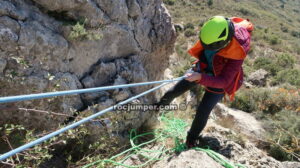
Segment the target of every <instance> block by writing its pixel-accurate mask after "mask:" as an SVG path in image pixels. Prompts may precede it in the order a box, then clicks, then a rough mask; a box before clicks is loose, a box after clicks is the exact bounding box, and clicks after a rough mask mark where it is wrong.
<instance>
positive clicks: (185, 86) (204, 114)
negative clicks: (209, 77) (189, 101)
mask: <svg viewBox="0 0 300 168" xmlns="http://www.w3.org/2000/svg"><path fill="white" fill-rule="evenodd" d="M196 85H198V84H197V83H195V82H189V81H187V80H182V81H179V82H178V83H177V84H176V85H175V86H174V87H172V88H171V89H170V90H168V91H167V92H166V93H165V94H164V96H163V97H162V98H161V99H160V101H159V103H158V104H161V105H166V104H170V103H171V102H172V100H173V99H175V98H176V97H178V96H180V95H181V94H183V93H184V92H186V91H188V90H190V89H191V88H193V87H195V86H196ZM210 90H215V91H220V89H214V88H210ZM223 97H224V94H217V93H212V92H209V91H206V92H205V94H204V96H203V98H202V100H201V102H200V103H199V105H198V107H197V112H196V116H195V118H194V120H193V123H192V126H191V128H190V130H189V132H188V138H190V139H196V138H197V137H198V135H199V134H200V132H201V131H202V130H203V129H204V127H205V125H206V123H207V120H208V117H209V114H210V112H211V111H212V109H213V108H214V107H215V105H216V104H217V103H218V102H219V101H220V100H221V99H222V98H223Z"/></svg>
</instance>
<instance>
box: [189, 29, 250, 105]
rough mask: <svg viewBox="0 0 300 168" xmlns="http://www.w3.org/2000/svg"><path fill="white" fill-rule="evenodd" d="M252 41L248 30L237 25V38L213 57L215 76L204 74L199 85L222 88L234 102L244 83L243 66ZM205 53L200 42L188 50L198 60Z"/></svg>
mask: <svg viewBox="0 0 300 168" xmlns="http://www.w3.org/2000/svg"><path fill="white" fill-rule="evenodd" d="M250 39H251V36H250V32H249V31H248V30H247V29H246V28H244V27H241V26H239V25H237V24H235V36H234V37H233V39H232V40H231V42H230V43H229V45H228V46H227V47H225V48H223V49H222V50H220V51H219V52H218V53H217V54H216V55H215V56H214V57H213V71H214V74H215V76H209V75H206V74H202V78H201V80H200V81H198V83H199V84H201V85H204V86H207V87H212V88H222V89H224V91H225V93H226V94H227V95H230V99H231V100H233V98H234V94H235V91H237V90H238V89H239V88H240V86H241V85H242V83H243V69H242V64H243V61H244V59H245V57H246V55H247V53H248V51H249V49H250ZM203 51H204V49H203V47H202V45H201V43H200V42H199V41H198V42H197V43H196V44H195V45H194V46H193V47H192V48H191V49H189V50H188V52H189V54H190V55H192V56H194V57H195V58H197V59H198V60H200V57H201V56H202V55H203ZM201 68H202V67H201Z"/></svg>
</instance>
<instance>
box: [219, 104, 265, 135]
mask: <svg viewBox="0 0 300 168" xmlns="http://www.w3.org/2000/svg"><path fill="white" fill-rule="evenodd" d="M213 115H215V116H216V122H217V123H218V124H220V125H222V126H223V127H226V128H230V129H233V130H235V131H236V132H238V133H240V134H244V135H245V136H247V137H249V139H252V140H259V139H263V137H264V135H265V130H264V129H263V127H262V125H261V123H260V122H259V121H258V120H256V119H255V117H253V116H252V115H251V114H249V113H246V112H243V111H240V110H235V109H231V108H228V107H226V106H225V105H224V104H221V103H218V104H217V105H216V107H215V108H214V110H213Z"/></svg>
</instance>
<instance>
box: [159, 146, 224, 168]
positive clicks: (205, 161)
mask: <svg viewBox="0 0 300 168" xmlns="http://www.w3.org/2000/svg"><path fill="white" fill-rule="evenodd" d="M155 167H157V168H184V167H186V168H187V167H190V168H192V167H193V168H196V167H201V168H212V167H214V168H223V166H221V165H220V164H219V163H217V162H216V161H215V160H213V159H212V158H211V157H209V156H208V155H207V154H206V153H204V152H200V151H195V150H189V151H184V152H182V153H180V155H178V156H175V157H171V158H170V159H169V160H168V161H167V160H164V161H163V162H159V163H157V164H156V165H155Z"/></svg>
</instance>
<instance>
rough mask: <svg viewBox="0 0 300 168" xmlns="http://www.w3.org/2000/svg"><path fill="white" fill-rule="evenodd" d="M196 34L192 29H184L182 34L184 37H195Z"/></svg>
mask: <svg viewBox="0 0 300 168" xmlns="http://www.w3.org/2000/svg"><path fill="white" fill-rule="evenodd" d="M196 34H197V33H196V32H195V30H193V29H186V30H185V32H184V35H185V37H191V36H195V35H196Z"/></svg>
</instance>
